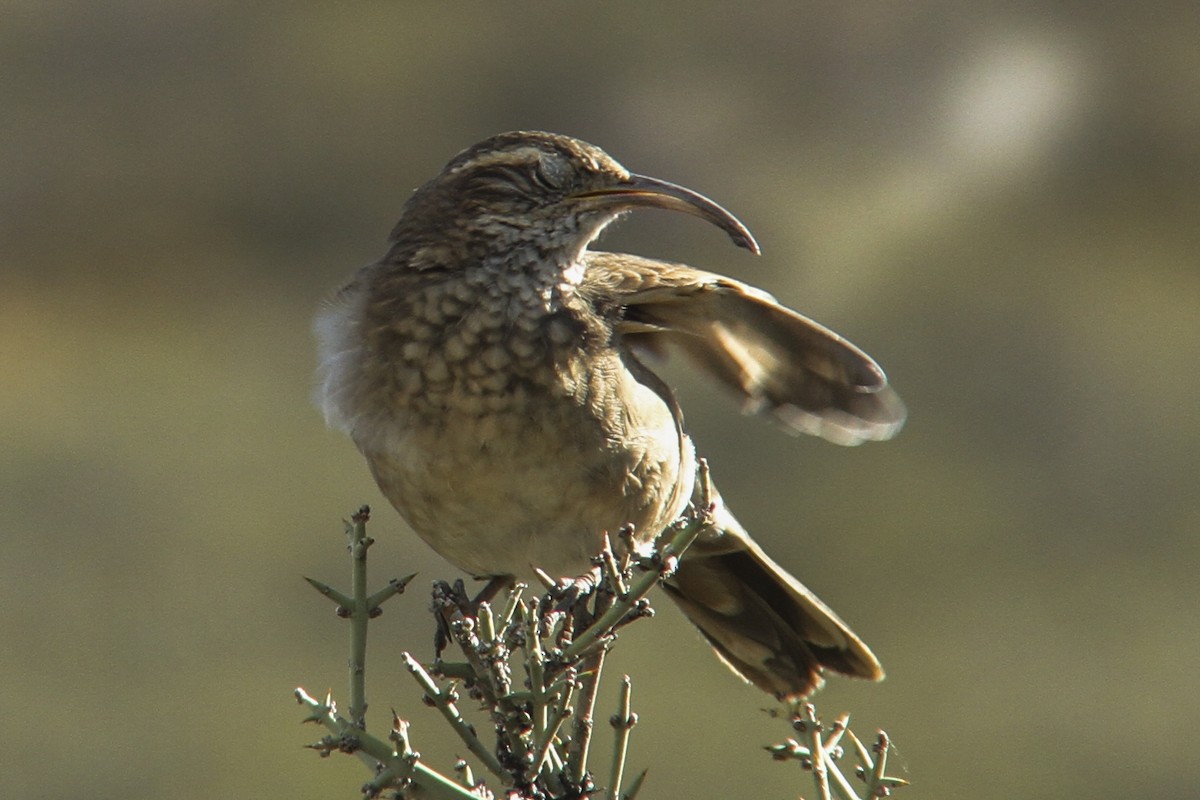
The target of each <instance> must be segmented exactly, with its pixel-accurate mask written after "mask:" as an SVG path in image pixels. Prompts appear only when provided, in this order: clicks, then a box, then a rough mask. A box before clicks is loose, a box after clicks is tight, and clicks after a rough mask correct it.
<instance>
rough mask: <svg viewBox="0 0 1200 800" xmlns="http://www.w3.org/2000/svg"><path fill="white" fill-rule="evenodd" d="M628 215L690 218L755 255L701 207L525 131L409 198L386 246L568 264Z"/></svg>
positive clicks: (731, 220) (482, 147)
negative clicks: (515, 255) (641, 212)
mask: <svg viewBox="0 0 1200 800" xmlns="http://www.w3.org/2000/svg"><path fill="white" fill-rule="evenodd" d="M637 208H665V209H669V210H673V211H683V212H685V213H688V214H692V215H694V216H697V217H700V218H701V219H703V220H706V221H708V222H710V223H712V224H714V225H716V226H717V227H719V228H721V229H722V230H723V231H725V232H726V233H727V234H728V235H729V237H730V238H731V239H732V240H733V242H734V243H735V244H737V245H738V246H739V247H744V248H746V249H747V250H750V251H751V252H753V253H758V244H757V243H756V242H755V241H754V237H753V236H752V235H751V233H750V231H749V230H747V229H746V226H745V225H743V224H742V223H741V222H740V221H738V219H737V218H736V217H734V216H733V215H732V214H730V213H729V212H728V211H726V210H725V209H724V208H722V207H721V206H719V205H717V204H716V203H714V202H713V201H712V200H709V199H708V198H707V197H704V196H703V195H701V194H698V193H696V192H693V191H692V190H690V189H686V188H684V187H682V186H678V185H676V184H673V183H669V182H667V181H663V180H658V179H657V178H649V177H646V176H644V175H637V174H634V173H631V172H630V171H629V170H627V169H625V168H624V167H623V166H621V165H620V164H619V163H617V162H616V161H615V160H614V159H613V158H612V157H611V156H609V155H608V154H607V153H605V152H604V151H603V150H601V149H600V148H598V147H595V146H594V145H590V144H588V143H586V142H582V141H580V140H578V139H573V138H571V137H569V136H562V135H558V134H553V133H541V132H535V131H517V132H513V133H503V134H500V135H498V136H493V137H492V138H490V139H486V140H484V141H482V142H480V143H479V144H476V145H474V146H472V147H470V148H468V149H466V150H464V151H463V152H461V153H459V154H458V155H457V156H455V157H454V158H453V159H452V160H451V161H450V163H448V164H447V165H446V166H445V167H444V168H443V169H442V171H441V172H440V173H439V174H438V175H437V176H436V177H434V178H433V179H432V180H430V181H429V182H428V183H426V184H425V185H424V186H422V187H421V188H419V189H417V191H416V192H414V193H413V196H412V197H411V198H410V199H409V201H408V203H407V204H406V205H405V208H404V214H403V216H402V217H401V219H400V222H399V223H398V224H397V225H396V228H395V229H394V230H393V231H392V237H391V238H392V242H393V246H397V247H401V248H404V249H409V248H414V247H418V248H419V247H433V248H435V249H440V246H446V245H451V246H454V245H457V246H462V247H466V248H467V249H469V250H471V251H472V252H475V253H496V252H506V251H511V250H512V249H514V248H518V247H532V248H536V250H537V251H538V252H537V255H538V257H539V258H556V259H562V260H563V261H565V262H573V261H574V260H575V259H577V258H578V256H579V254H580V252H581V251H582V250H583V249H584V248H585V247H587V245H588V244H589V243H590V242H591V241H592V240H593V239H595V238H596V236H598V235H599V234H600V232H601V231H602V230H603V229H604V227H605V226H606V225H608V224H609V223H610V222H612V221H613V220H614V219H616V218H617V217H618V216H620V215H622V214H624V213H626V212H628V211H632V210H634V209H637Z"/></svg>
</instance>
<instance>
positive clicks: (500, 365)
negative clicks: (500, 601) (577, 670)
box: [314, 131, 906, 702]
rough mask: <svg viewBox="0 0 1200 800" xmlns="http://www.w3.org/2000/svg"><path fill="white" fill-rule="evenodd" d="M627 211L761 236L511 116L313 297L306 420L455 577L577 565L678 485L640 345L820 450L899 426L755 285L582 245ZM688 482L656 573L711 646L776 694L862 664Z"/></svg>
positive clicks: (676, 435)
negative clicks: (312, 384) (687, 529)
mask: <svg viewBox="0 0 1200 800" xmlns="http://www.w3.org/2000/svg"><path fill="white" fill-rule="evenodd" d="M649 208H657V209H667V210H671V211H679V212H684V213H685V214H689V215H692V216H695V217H698V218H700V219H701V220H704V221H706V222H708V223H711V224H713V225H715V226H717V227H718V228H719V229H721V230H722V231H724V233H725V234H726V235H727V236H728V237H729V238H730V239H731V240H732V242H733V243H734V244H735V245H737V246H739V247H741V248H744V249H746V250H749V251H750V252H751V253H754V254H756V255H757V254H758V253H759V247H758V244H757V242H756V241H755V239H754V237H753V235H752V234H751V233H750V231H749V230H748V229H747V228H746V226H745V225H744V224H743V223H742V222H740V221H739V220H738V219H737V218H736V217H734V216H733V214H731V213H730V212H729V211H727V210H725V209H724V208H723V207H721V206H720V205H718V204H717V203H716V202H714V201H713V200H710V199H709V198H707V197H705V196H703V195H701V194H699V193H697V192H695V191H692V190H690V189H687V188H685V187H683V186H680V185H678V184H675V183H671V182H669V181H665V180H660V179H656V178H651V177H648V176H645V175H640V174H636V173H632V172H630V171H629V170H627V169H626V168H625V167H623V166H622V165H621V164H620V163H618V162H617V161H616V160H614V159H613V158H612V157H611V156H609V155H608V154H607V153H605V152H604V151H603V150H601V149H600V148H598V147H596V146H594V145H591V144H588V143H586V142H584V141H581V140H579V139H576V138H573V137H570V136H566V135H561V134H554V133H546V132H541V131H514V132H509V133H502V134H499V135H496V136H492V137H491V138H488V139H486V140H484V141H481V142H479V143H478V144H475V145H473V146H471V147H469V148H467V149H465V150H463V151H462V152H460V153H459V154H458V155H456V156H454V157H453V158H452V159H451V160H450V161H449V163H447V164H446V165H445V167H444V168H443V169H442V170H441V171H440V172H439V173H437V174H436V175H435V176H434V177H433V178H432V179H430V180H428V181H427V182H426V183H424V184H423V185H421V186H420V187H419V188H417V189H416V190H415V191H414V192H413V193H412V194H411V195H410V196H409V197H408V199H407V201H406V202H405V203H404V205H403V209H402V211H401V214H400V218H399V221H398V222H397V223H396V225H395V227H394V228H393V229H392V231H391V235H390V237H389V239H388V244H387V250H386V252H385V253H384V255H383V257H382V258H380V259H379V260H378V261H375V262H374V263H371V264H369V265H367V266H365V267H362V268H361V269H360V270H358V272H357V273H356V274H355V275H354V276H353V277H352V278H351V279H350V281H349V282H348V283H346V284H345V285H344V286H343V287H342V288H341V289H339V290H337V291H336V292H335V293H334V294H333V295H332V296H331V297H330V298H328V299H327V301H326V302H325V303H324V304H323V306H322V308H321V310H320V311H319V313H318V315H317V318H316V321H315V323H314V328H315V332H316V338H317V340H318V358H319V369H318V381H317V388H316V390H315V393H316V398H315V399H316V402H317V404H318V405H319V406H320V408H321V409H322V410H323V411H324V414H325V417H326V420H327V422H328V423H329V424H330V425H331V426H332V427H334V428H337V429H340V430H342V431H344V432H346V433H347V434H349V436H350V438H351V439H352V440H353V441H354V443H355V444H356V445H357V447H358V449H359V450H360V451H361V453H362V454H363V456H364V457H365V459H366V462H367V464H368V466H369V468H370V471H371V473H372V475H373V476H374V479H375V481H376V483H377V484H378V487H379V489H380V490H381V492H382V494H383V495H384V496H385V497H386V498H387V500H388V501H389V502H390V503H391V504H392V505H393V506H394V507H395V508H396V509H397V510H398V511H399V513H400V515H401V516H402V517H403V518H404V519H405V520H406V521H407V523H408V524H409V526H410V527H411V528H412V529H413V531H415V532H416V533H417V534H418V536H419V537H420V538H422V539H423V540H424V541H425V542H426V543H428V545H429V546H430V547H432V549H433V550H435V551H436V552H437V553H439V554H440V555H441V556H442V557H443V558H445V559H446V560H447V561H449V562H450V563H451V564H453V565H455V566H456V567H458V568H459V569H462V570H464V571H465V572H467V573H469V574H470V575H472V576H474V577H477V578H497V577H504V576H512V577H515V578H521V577H528V576H531V575H532V574H533V572H532V571H533V570H534V569H535V568H536V569H540V570H543V571H545V573H548V574H550V575H552V576H555V577H558V576H563V577H566V576H575V575H578V574H581V573H582V572H585V571H586V570H587V569H588V568H589V566H590V564H592V563H593V562H592V559H593V558H594V557H595V556H596V554H597V552H598V551H599V550H600V547H601V543H602V540H603V538H602V537H604V536H605V535H606V534H608V533H613V532H616V531H618V530H620V529H622V528H627V526H628V527H629V528H631V529H632V530H633V531H634V535H633V538H634V539H635V540H637V541H638V542H641V543H645V542H648V541H650V540H651V539H653V537H655V536H656V535H657V534H658V533H659V532H660V531H662V530H663V529H664V528H665V527H666V526H667V525H669V524H670V523H671V522H672V521H674V520H676V519H677V518H679V517H680V515H681V514H683V513H684V512H685V511H687V510H688V509H689V507H691V506H694V505H695V504H696V503H698V502H699V497H700V491H701V489H700V481H699V479H698V478H697V471H698V464H699V461H698V457H697V455H696V449H695V446H694V444H693V442H692V439H691V437H690V436H689V435H688V433H687V432H686V430H685V428H684V424H683V413H682V411H681V409H680V407H679V403H678V402H677V399H676V395H675V394H674V392H673V390H672V389H671V387H670V386H668V384H667V383H666V382H665V381H664V380H663V379H662V378H660V377H659V375H658V374H656V373H655V372H654V370H653V369H652V368H651V366H650V364H652V363H654V362H653V361H652V359H653V358H655V357H656V356H655V354H660V353H670V352H672V351H675V352H680V353H682V354H683V355H684V356H686V357H688V358H690V359H691V361H692V362H693V363H694V364H695V365H696V366H697V368H698V369H699V370H700V371H701V372H703V373H706V374H707V375H708V376H710V377H711V378H713V379H715V381H716V382H717V383H718V384H720V385H723V386H724V387H726V388H727V389H728V390H731V391H732V392H733V394H734V395H735V396H737V397H740V398H741V400H742V401H743V403H744V406H745V408H746V409H748V410H749V411H753V412H758V413H762V414H765V415H769V416H771V417H773V418H774V419H776V420H777V421H779V423H781V424H782V425H783V426H784V427H785V428H786V429H788V430H790V431H793V432H797V433H804V434H811V435H815V436H818V437H821V438H824V439H826V440H828V441H830V442H834V443H836V444H840V445H855V444H859V443H861V442H864V441H869V440H883V439H888V438H890V437H892V436H893V435H894V434H895V433H896V432H897V431H898V430H899V429H900V427H901V426H902V424H903V422H904V419H905V413H906V412H905V408H904V405H903V403H902V402H901V400H900V398H899V397H898V395H897V394H896V392H895V391H894V390H893V389H892V387H891V386H890V385H889V383H888V381H887V378H886V377H885V375H884V372H883V370H882V369H880V367H879V366H878V365H877V364H876V363H875V361H873V360H872V359H871V358H870V357H869V356H868V355H867V354H866V353H864V352H863V351H862V350H860V349H859V348H857V347H855V346H854V345H853V344H851V343H850V342H848V341H847V340H846V339H844V338H842V337H841V336H839V335H838V334H836V333H834V332H833V331H831V330H829V329H827V328H825V327H823V326H821V325H819V324H818V323H816V322H813V321H812V320H810V319H808V318H806V317H804V316H801V315H800V314H799V313H797V312H795V311H792V310H790V309H788V308H786V307H785V306H783V305H781V304H780V303H779V302H778V301H776V300H775V298H774V297H772V296H771V295H770V294H768V293H766V292H765V291H762V290H760V289H757V288H754V287H752V286H749V285H747V284H745V283H742V282H739V281H737V280H733V279H731V278H728V277H724V276H722V275H719V274H716V273H712V272H706V271H703V270H699V269H695V268H693V267H690V266H687V265H684V264H679V263H671V262H668V261H660V260H654V259H650V258H643V257H640V256H635V255H628V254H622V253H611V252H604V251H600V250H593V249H590V245H592V243H593V242H594V241H595V240H596V238H597V237H598V236H599V235H600V234H601V232H602V231H604V229H605V228H606V227H607V226H608V225H609V224H610V223H612V222H613V221H614V220H616V219H618V218H619V217H622V216H624V215H625V214H627V213H628V212H631V211H634V210H639V209H649ZM708 497H709V500H710V501H711V502H712V503H713V504H714V506H713V510H712V512H711V515H710V517H709V520H710V522H709V523H708V524H707V526H706V527H705V528H704V530H703V531H702V532H701V534H700V535H699V537H698V538H697V540H696V542H695V544H693V545H692V547H691V548H690V549H689V550H688V551H686V552H685V554H684V556H683V557H682V558H681V559H680V561H679V563H678V566H677V568H676V570H675V572H674V574H673V575H672V576H671V577H670V578H669V579H667V580H666V581H665V582H664V585H665V590H666V593H667V594H668V595H669V596H670V597H671V598H672V599H673V600H674V601H675V602H676V603H677V604H678V606H679V608H680V609H682V611H683V614H684V615H685V616H686V617H687V618H688V619H689V620H690V621H691V622H692V623H693V624H694V625H695V626H696V627H697V628H698V629H699V631H700V633H701V634H702V636H703V637H704V638H705V639H706V640H707V641H708V643H709V644H711V646H712V648H713V649H714V650H715V651H716V654H717V655H718V656H719V658H720V659H721V660H722V661H723V662H725V664H726V665H728V666H729V667H730V668H731V669H732V670H733V671H734V673H736V674H737V675H739V676H740V677H742V678H743V679H744V680H745V681H747V682H749V683H752V684H754V685H756V686H758V687H759V688H761V689H762V690H764V691H766V692H768V693H769V694H771V695H773V696H775V697H776V698H778V699H780V700H785V701H792V702H794V701H798V700H800V699H802V698H805V697H808V696H810V695H811V694H812V693H813V692H814V691H815V690H816V689H817V688H819V687H820V686H821V685H822V684H823V683H824V676H825V673H826V672H832V673H838V674H841V675H845V676H850V677H857V678H864V679H868V680H880V679H882V678H883V674H884V673H883V669H882V667H881V666H880V663H879V660H878V659H877V658H876V656H875V655H874V654H873V653H872V652H871V650H870V649H869V648H868V647H867V645H866V644H864V643H863V641H862V640H861V639H860V638H859V637H858V636H857V635H856V634H855V633H854V632H853V631H852V630H851V629H850V627H849V626H848V625H847V624H846V623H845V622H843V621H842V619H841V618H840V617H838V616H837V614H835V613H834V612H833V611H832V610H831V609H830V608H829V607H828V606H826V605H825V604H824V603H823V602H822V601H821V600H820V599H818V598H817V596H816V595H815V594H813V592H811V591H810V590H809V589H808V588H806V587H805V586H804V585H803V584H802V583H800V581H799V580H797V579H796V578H795V577H793V576H792V575H791V574H790V573H789V572H788V571H787V570H785V569H784V568H783V567H782V566H780V565H779V564H777V563H776V562H775V561H773V560H772V559H771V558H770V557H769V556H768V555H767V554H766V553H765V552H764V550H763V549H762V547H760V546H759V545H758V543H757V542H755V540H754V539H752V538H751V537H750V535H749V533H747V532H746V530H745V529H744V528H743V527H742V526H741V525H740V524H739V523H738V522H737V520H736V518H735V517H734V516H733V514H732V512H730V511H729V509H728V507H727V506H726V505H725V503H724V501H723V500H722V499H721V497H720V494H719V493H718V492H716V490H715V488H713V489H712V490H711V494H709V495H708Z"/></svg>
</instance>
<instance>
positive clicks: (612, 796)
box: [608, 675, 637, 800]
mask: <svg viewBox="0 0 1200 800" xmlns="http://www.w3.org/2000/svg"><path fill="white" fill-rule="evenodd" d="M632 693H633V684H632V683H631V682H630V680H629V676H628V675H626V676H625V677H624V678H622V679H621V701H620V704H619V705H618V707H617V713H616V714H615V715H613V718H612V726H613V728H615V729H616V731H617V741H616V747H615V748H614V750H613V767H612V781H611V782H610V783H609V787H608V796H609V800H621V781H623V780H624V779H625V759H626V758H628V756H629V734H630V732H632V731H633V726H634V725H636V724H637V714H634V713H632V712H631V711H630V707H631V703H630V698H631V695H632Z"/></svg>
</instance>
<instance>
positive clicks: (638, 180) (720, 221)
mask: <svg viewBox="0 0 1200 800" xmlns="http://www.w3.org/2000/svg"><path fill="white" fill-rule="evenodd" d="M572 198H573V199H576V200H584V199H587V200H592V201H595V202H597V203H598V204H599V205H601V206H604V207H609V208H613V209H619V210H626V209H633V208H638V207H649V208H665V209H667V210H669V211H682V212H684V213H685V214H691V215H692V216H694V217H699V218H700V219H702V220H704V221H706V222H711V223H712V224H713V225H716V226H717V227H718V228H720V229H721V230H723V231H725V233H727V234H729V238H730V239H732V240H733V243H734V244H736V245H737V246H738V247H744V248H746V249H747V250H749V251H750V252H751V253H754V255H758V254H759V253H760V252H761V251H760V250H759V249H758V242H756V241H754V235H753V234H752V233H750V229H749V228H747V227H746V226H745V225H743V224H742V222H741V220H739V219H738V218H737V217H735V216H734V215H733V214H731V213H729V212H728V211H726V210H725V209H724V208H723V207H721V206H720V205H718V204H717V203H715V202H713V201H712V200H709V199H708V198H707V197H705V196H704V195H702V194H700V193H699V192H693V191H692V190H691V189H688V188H686V187H684V186H680V185H679V184H677V183H671V182H670V181H664V180H659V179H658V178H651V177H648V176H646V175H634V174H631V175H630V176H629V178H628V180H624V181H621V182H620V183H614V184H613V185H612V186H606V187H603V188H600V189H589V190H587V191H585V192H579V193H577V194H574V195H572Z"/></svg>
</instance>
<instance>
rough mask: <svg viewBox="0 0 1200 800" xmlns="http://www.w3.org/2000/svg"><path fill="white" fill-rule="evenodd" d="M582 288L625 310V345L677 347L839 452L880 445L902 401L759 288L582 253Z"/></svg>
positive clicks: (871, 365)
mask: <svg viewBox="0 0 1200 800" xmlns="http://www.w3.org/2000/svg"><path fill="white" fill-rule="evenodd" d="M586 258H587V269H586V270H585V277H584V280H583V283H582V285H581V286H580V291H582V292H588V293H590V294H591V295H592V296H593V298H594V299H595V300H596V302H597V303H599V304H602V305H603V304H610V305H611V306H612V307H613V308H615V309H620V310H622V311H623V315H622V317H621V322H620V323H619V326H618V329H619V330H620V331H621V332H622V334H623V335H624V336H625V337H626V339H627V340H628V341H629V342H630V343H631V344H633V345H642V346H648V347H650V348H651V349H654V350H661V349H663V346H664V345H666V346H667V347H677V348H679V349H682V350H683V351H684V352H685V353H687V354H688V356H690V357H691V358H692V359H693V360H694V361H695V362H696V363H697V364H699V365H700V366H701V367H702V368H703V369H704V370H705V371H707V372H708V373H709V374H710V375H712V376H714V377H716V378H717V379H719V380H720V381H721V382H722V383H724V384H725V385H727V386H729V387H730V388H732V389H734V390H735V391H736V392H738V393H739V394H740V395H741V396H742V397H743V398H744V400H745V407H746V410H747V411H750V412H766V413H770V414H771V415H772V416H774V417H775V418H777V419H778V420H780V421H781V422H782V423H783V424H784V425H785V426H787V427H788V428H789V429H791V430H793V431H795V432H798V433H807V434H812V435H815V436H820V437H822V438H824V439H827V440H829V441H831V442H835V443H837V444H843V445H854V444H859V443H861V442H864V441H868V440H881V439H888V438H890V437H891V436H893V435H895V433H896V432H897V431H899V430H900V427H901V426H902V425H903V424H904V417H905V411H904V404H903V403H902V402H901V400H900V398H899V396H898V395H897V394H896V393H895V391H893V390H892V388H891V387H890V386H888V382H887V377H886V376H885V375H884V373H883V370H882V369H880V368H879V365H878V364H876V363H875V362H874V361H873V360H872V359H871V357H870V356H868V355H867V354H866V353H864V352H863V351H862V350H859V349H858V348H857V347H855V346H854V345H853V344H851V343H850V342H848V341H846V340H845V339H843V338H842V337H841V336H838V335H837V334H836V333H834V332H833V331H831V330H829V329H828V328H825V327H823V326H821V325H818V324H817V323H815V322H813V321H812V320H810V319H808V318H807V317H804V316H801V315H800V314H797V313H796V312H795V311H792V310H790V309H788V308H785V307H783V306H782V305H780V304H779V303H778V302H777V301H776V300H775V298H773V297H772V296H771V295H769V294H767V293H766V292H763V291H761V290H759V289H755V288H754V287H752V286H748V285H746V284H744V283H740V282H738V281H735V280H731V279H729V278H725V277H722V276H720V275H715V274H713V273H709V272H702V271H700V270H696V269H692V268H691V267H688V266H685V265H682V264H671V263H668V262H663V261H655V260H652V259H646V258H639V257H637V256H629V255H624V254H621V255H617V254H613V253H603V252H589V253H587V255H586Z"/></svg>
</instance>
